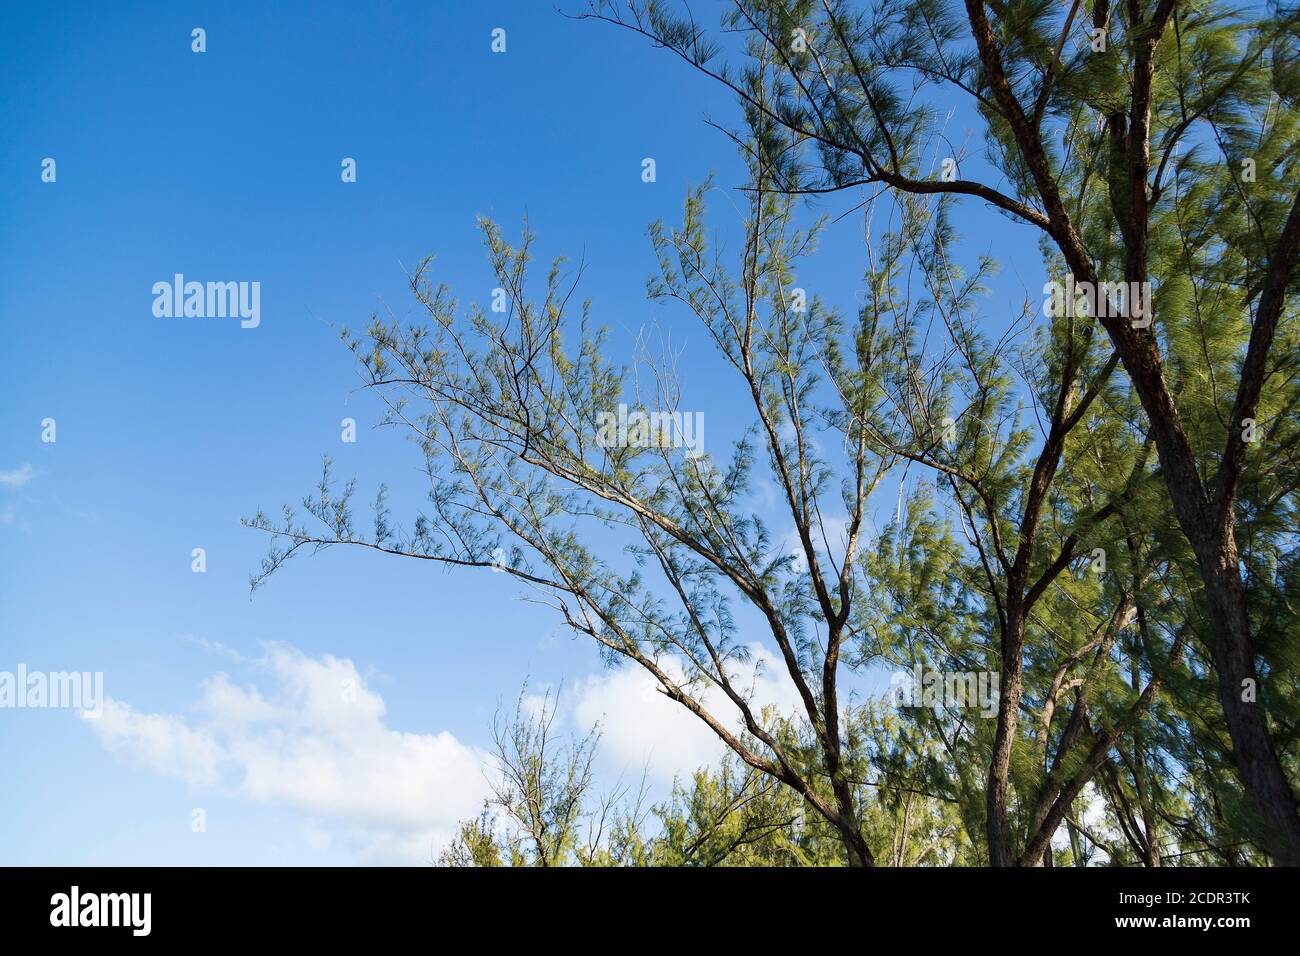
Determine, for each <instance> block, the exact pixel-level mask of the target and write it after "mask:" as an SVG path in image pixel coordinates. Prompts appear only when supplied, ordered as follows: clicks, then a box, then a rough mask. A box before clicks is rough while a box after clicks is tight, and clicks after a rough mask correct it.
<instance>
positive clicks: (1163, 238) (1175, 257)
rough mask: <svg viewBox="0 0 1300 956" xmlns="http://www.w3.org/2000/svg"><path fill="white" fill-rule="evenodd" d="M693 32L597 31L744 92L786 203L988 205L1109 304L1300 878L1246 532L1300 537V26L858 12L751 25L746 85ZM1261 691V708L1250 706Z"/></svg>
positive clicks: (1260, 802) (1001, 811) (1274, 562)
mask: <svg viewBox="0 0 1300 956" xmlns="http://www.w3.org/2000/svg"><path fill="white" fill-rule="evenodd" d="M675 7H676V5H675V4H665V3H659V2H653V0H652V2H647V3H644V4H642V3H632V4H629V5H628V6H627V9H626V12H623V9H622V6H621V5H620V4H616V3H612V2H608V3H607V2H600V3H596V4H594V5H593V8H592V12H591V13H590V14H589V15H590V16H593V17H598V18H600V19H606V20H610V21H613V22H615V23H618V24H620V25H622V26H625V27H628V28H630V29H633V30H635V31H637V32H639V33H642V34H644V35H645V36H648V37H650V38H651V39H653V40H654V41H655V42H656V43H659V44H662V45H663V46H664V47H666V48H667V49H668V50H671V51H673V52H675V53H677V54H678V55H679V56H681V57H683V58H684V59H685V60H687V61H688V62H689V63H691V64H692V65H693V66H695V67H697V68H698V69H700V70H702V71H704V72H705V73H707V74H709V75H710V76H712V77H714V78H715V79H716V80H718V81H720V82H722V83H724V84H726V85H727V86H728V87H730V88H731V89H732V90H733V91H734V93H735V94H736V95H737V97H738V98H739V100H740V101H741V103H742V104H743V105H744V108H745V110H746V111H747V130H746V133H745V134H744V135H745V137H749V136H750V135H751V134H750V131H751V130H754V129H757V130H758V131H759V135H757V136H754V137H753V141H754V143H755V146H754V148H755V149H756V150H757V151H759V152H761V153H762V155H763V157H764V160H765V162H767V163H768V164H769V165H771V166H772V167H773V168H774V169H778V170H780V173H779V174H778V175H777V177H776V178H777V180H778V182H779V183H780V188H781V189H783V190H785V191H787V192H789V193H791V194H810V193H824V192H833V191H837V190H842V189H847V188H853V187H860V186H864V185H871V184H880V185H881V186H882V187H884V188H886V189H889V190H895V191H898V192H901V193H904V194H907V195H912V196H920V195H934V194H942V195H945V196H968V197H974V198H978V199H982V200H984V201H985V202H986V203H988V204H990V205H992V206H993V207H995V208H996V209H997V210H1000V211H1001V212H1002V213H1003V214H1005V215H1008V216H1010V217H1012V218H1014V219H1015V220H1017V221H1020V222H1022V223H1025V224H1027V225H1029V226H1032V227H1033V228H1035V229H1037V230H1040V231H1041V233H1042V234H1043V238H1044V241H1045V243H1047V245H1048V247H1049V249H1050V250H1051V254H1052V255H1053V256H1054V257H1059V258H1060V260H1061V262H1062V263H1063V265H1064V267H1065V270H1067V272H1068V275H1069V277H1070V278H1071V279H1072V280H1073V281H1074V282H1075V283H1077V284H1078V287H1080V288H1084V289H1089V290H1092V300H1091V301H1092V303H1093V305H1094V309H1093V310H1092V311H1093V313H1094V315H1095V317H1096V324H1098V325H1100V326H1101V328H1102V329H1103V330H1104V331H1105V333H1106V336H1107V338H1108V339H1109V341H1110V343H1111V346H1112V348H1113V350H1114V355H1115V357H1116V359H1117V360H1118V362H1119V364H1121V365H1122V367H1123V369H1124V371H1125V372H1126V373H1127V378H1128V383H1129V386H1130V388H1131V389H1132V392H1133V393H1134V394H1135V395H1136V397H1137V399H1138V400H1139V402H1140V404H1141V407H1142V410H1143V413H1144V415H1145V423H1146V426H1147V428H1148V429H1149V433H1150V438H1151V441H1152V443H1153V445H1154V448H1155V451H1156V455H1157V457H1158V461H1159V467H1160V474H1161V477H1162V479H1163V481H1164V484H1165V486H1166V489H1167V492H1168V498H1169V501H1170V504H1171V507H1172V510H1173V513H1174V515H1175V516H1176V517H1177V521H1178V524H1179V527H1180V528H1181V530H1182V532H1183V534H1184V535H1185V536H1186V539H1187V541H1188V543H1189V545H1190V547H1191V551H1192V553H1193V556H1194V559H1195V565H1196V569H1197V571H1198V574H1199V577H1200V579H1201V583H1202V585H1203V587H1202V588H1201V589H1200V591H1199V594H1198V597H1197V599H1198V600H1199V601H1201V602H1203V604H1204V607H1205V609H1206V612H1207V614H1208V617H1209V633H1208V635H1207V637H1206V642H1207V643H1208V645H1209V651H1210V657H1211V658H1212V662H1213V667H1214V669H1215V671H1217V682H1218V697H1219V703H1220V706H1221V710H1222V715H1223V719H1224V721H1225V723H1226V726H1227V729H1228V732H1229V736H1230V738H1231V748H1232V752H1233V755H1234V762H1235V765H1236V768H1237V772H1238V774H1239V776H1240V778H1241V781H1242V783H1243V785H1244V786H1245V788H1246V790H1247V791H1248V792H1249V794H1250V796H1251V798H1252V800H1253V805H1254V810H1255V812H1256V814H1257V815H1258V817H1259V819H1260V823H1261V825H1262V826H1263V827H1264V829H1265V830H1266V833H1265V835H1264V839H1265V840H1266V842H1267V845H1268V846H1269V848H1270V852H1271V853H1272V855H1273V856H1274V858H1275V859H1277V860H1278V861H1280V862H1286V863H1291V864H1295V863H1300V817H1298V816H1297V806H1296V799H1295V795H1294V791H1293V789H1292V787H1291V784H1290V782H1289V781H1288V778H1287V773H1286V770H1285V769H1284V767H1283V762H1282V759H1281V758H1280V757H1279V755H1278V750H1277V748H1276V747H1275V744H1274V740H1273V733H1272V731H1271V729H1270V710H1271V711H1272V713H1273V714H1274V715H1279V714H1280V715H1282V716H1284V715H1285V712H1286V711H1288V710H1289V705H1288V703H1287V702H1286V701H1284V700H1282V699H1281V698H1282V697H1283V693H1284V691H1285V689H1286V688H1285V687H1284V686H1280V685H1282V684H1283V683H1284V682H1283V681H1282V680H1279V679H1278V677H1279V676H1280V671H1281V670H1284V665H1282V664H1281V662H1279V661H1277V659H1276V654H1275V653H1274V652H1273V648H1271V647H1269V646H1267V645H1269V644H1271V643H1272V641H1273V635H1271V634H1263V635H1261V633H1260V630H1259V625H1260V612H1259V610H1258V602H1257V601H1256V600H1254V598H1255V594H1252V591H1254V592H1256V593H1259V592H1270V591H1274V590H1275V589H1276V588H1277V587H1278V585H1279V584H1280V583H1281V582H1280V581H1279V580H1278V578H1277V577H1276V576H1274V577H1272V578H1271V580H1270V575H1275V574H1276V570H1277V567H1278V564H1279V561H1280V560H1281V558H1280V554H1279V539H1278V538H1276V537H1274V536H1272V535H1271V534H1269V533H1268V532H1265V533H1264V535H1263V540H1261V539H1259V538H1256V539H1254V540H1252V542H1251V546H1250V549H1249V552H1243V550H1242V547H1241V543H1240V539H1241V538H1242V535H1241V532H1242V530H1243V526H1249V527H1251V528H1260V530H1261V531H1262V530H1263V528H1266V527H1268V526H1270V525H1276V524H1277V522H1279V521H1282V520H1285V519H1286V517H1293V515H1294V511H1293V508H1294V487H1295V486H1294V483H1292V482H1290V481H1289V479H1290V478H1292V477H1293V476H1294V447H1295V440H1296V433H1295V425H1294V414H1293V412H1294V409H1295V407H1296V401H1297V397H1298V395H1297V380H1296V376H1295V368H1296V358H1297V349H1296V328H1295V322H1294V318H1295V309H1294V297H1293V294H1294V290H1295V285H1296V274H1295V273H1296V269H1295V262H1296V259H1297V257H1298V255H1300V192H1298V191H1297V176H1296V165H1295V164H1296V160H1295V156H1296V145H1297V128H1298V127H1297V120H1298V119H1300V113H1298V112H1297V108H1296V95H1297V91H1298V90H1300V71H1298V70H1297V63H1298V59H1297V57H1296V55H1295V49H1296V41H1297V38H1300V16H1298V15H1297V13H1296V12H1295V11H1286V10H1284V9H1283V8H1281V7H1280V6H1275V7H1274V8H1272V10H1271V12H1269V11H1263V12H1261V11H1258V10H1256V9H1254V8H1252V9H1250V10H1234V9H1232V8H1230V7H1228V6H1226V5H1224V4H1220V3H1212V2H1200V3H1180V2H1178V0H1156V2H1154V3H1150V4H1147V3H1141V2H1132V3H1129V4H1127V5H1112V4H1111V3H1110V0H1096V2H1095V3H1093V4H1092V6H1091V8H1088V7H1087V6H1086V5H1084V4H1082V3H1080V2H1074V3H1071V4H1069V5H1067V6H1066V7H1061V8H1056V7H1054V6H1053V5H1051V4H1048V3H1044V2H1041V0H1014V2H1011V3H1005V4H994V5H986V4H985V3H983V2H982V0H966V2H965V5H964V11H960V12H959V11H957V10H955V9H951V8H950V7H949V6H948V5H947V4H944V3H942V2H939V0H920V2H916V3H913V2H907V3H894V2H888V0H884V2H879V3H875V4H872V5H870V6H869V7H868V8H866V9H856V8H855V7H854V5H852V4H850V3H847V2H843V0H837V2H831V0H819V2H814V0H800V2H779V0H736V2H734V3H732V4H730V5H729V10H730V12H729V13H728V14H727V15H726V16H725V18H724V24H725V26H726V27H727V28H728V29H729V30H732V31H737V32H739V33H740V34H742V35H743V36H744V37H745V40H746V42H745V48H744V53H743V55H744V57H745V59H746V61H747V63H748V66H747V67H746V69H745V70H744V71H742V72H733V71H730V70H728V69H727V68H726V67H725V66H716V65H715V62H716V61H717V60H718V59H719V52H720V48H719V46H718V45H717V44H716V43H715V42H713V41H712V40H711V39H710V38H709V36H708V34H707V32H706V31H705V30H704V29H703V28H701V27H700V26H699V25H698V24H697V23H696V21H695V20H694V19H693V17H692V16H691V15H690V14H689V12H686V13H680V14H679V13H676V12H675V10H674V9H673V8H675ZM990 13H992V18H990ZM1261 13H1262V15H1261ZM908 81H910V82H911V86H912V91H913V92H912V94H911V96H910V97H909V96H907V95H906V94H905V92H904V90H905V83H906V82H908ZM926 92H930V93H932V94H936V95H937V96H938V97H942V96H947V95H951V94H954V93H956V94H958V95H961V96H964V97H969V98H970V99H971V100H972V101H973V105H974V107H975V108H976V109H977V111H978V114H979V116H980V117H981V119H982V120H983V122H984V123H985V143H986V146H987V150H988V153H989V156H988V159H989V163H990V165H991V166H992V171H993V172H994V173H996V174H999V175H1000V176H1002V177H1003V178H1004V179H1005V181H1006V182H1007V185H1008V189H1007V190H1006V191H1003V190H1000V189H998V188H995V187H993V186H990V185H987V184H985V183H983V182H979V181H976V180H969V179H964V178H958V177H957V176H955V175H954V176H946V177H929V176H926V175H925V174H924V173H923V172H922V171H921V170H920V169H919V167H918V159H919V156H920V155H921V154H920V147H921V146H923V145H925V144H926V143H927V142H928V141H929V140H931V139H932V138H933V136H934V132H935V129H934V103H935V99H933V98H932V99H925V93H926ZM738 139H740V137H738ZM741 141H742V142H743V141H744V140H743V139H741ZM810 154H811V157H810ZM806 157H809V160H810V161H807V162H805V158H806ZM1116 281H1120V282H1123V283H1124V284H1125V286H1126V288H1128V289H1129V290H1141V291H1137V292H1136V293H1135V294H1133V295H1130V296H1128V297H1127V298H1126V299H1123V300H1121V301H1118V302H1116V301H1114V300H1113V299H1112V298H1111V296H1110V295H1109V293H1108V292H1105V291H1104V290H1106V289H1108V288H1113V287H1114V283H1115V282H1116ZM1153 286H1154V293H1153V295H1148V294H1147V292H1146V290H1150V289H1151V288H1152V287H1153ZM1288 297H1291V303H1292V304H1291V305H1290V306H1289V307H1288V304H1287V303H1288ZM1152 299H1154V302H1153V303H1151V300H1152ZM1144 300H1145V301H1146V302H1148V303H1151V304H1148V305H1147V307H1146V308H1145V309H1143V308H1142V303H1143V301H1144ZM1152 304H1153V305H1154V314H1153V313H1152ZM1097 306H1100V307H1097ZM1153 319H1154V321H1153ZM1082 358H1083V356H1082V355H1081V354H1080V353H1078V352H1076V351H1074V350H1070V351H1068V352H1067V359H1066V361H1065V362H1064V363H1063V364H1062V367H1061V368H1062V382H1063V383H1064V387H1062V388H1061V389H1059V391H1058V406H1059V408H1058V411H1057V413H1056V414H1055V415H1054V416H1053V417H1052V419H1051V427H1050V428H1049V430H1048V434H1047V436H1046V438H1045V439H1044V447H1043V453H1042V454H1041V455H1040V457H1039V467H1038V468H1037V469H1036V477H1035V481H1034V484H1033V486H1032V488H1031V494H1030V496H1029V497H1028V499H1027V500H1026V503H1025V508H1024V512H1023V514H1024V523H1023V524H1022V526H1021V529H1020V530H1021V533H1020V535H1019V539H1018V541H1019V544H1018V547H1017V549H1016V552H1015V554H1016V558H1015V560H1014V562H1013V563H1012V564H1011V566H1010V568H1009V578H1010V579H1011V580H1010V581H1009V584H1011V585H1012V586H1011V588H1010V589H1009V599H1008V601H1007V604H1006V607H1005V609H1004V613H1006V616H1007V618H1008V626H1007V627H1006V628H1005V636H1004V640H1003V642H1002V654H1003V661H1002V663H1003V667H1004V669H1005V671H1006V673H1007V674H1008V675H1009V676H1010V677H1012V678H1013V679H1012V680H1009V681H1007V682H1005V683H1004V695H1005V696H1004V700H1003V713H1004V716H1003V720H1002V721H1001V722H1000V725H999V730H998V740H997V743H996V751H997V752H996V756H995V765H994V767H993V782H994V786H991V787H990V790H989V794H988V826H989V840H990V852H991V855H992V860H993V862H995V863H1009V862H1011V854H1010V851H1009V849H1008V838H1007V833H1006V829H1005V825H1004V823H1003V820H1004V817H1005V813H1006V805H1005V804H1006V786H1005V782H1004V780H1005V777H1006V774H1007V765H1008V763H1009V761H1010V759H1011V752H1012V748H1013V743H1014V733H1015V730H1016V727H1015V724H1016V716H1015V713H1016V711H1017V710H1018V698H1017V696H1016V693H1017V690H1016V688H1017V683H1018V682H1017V681H1016V680H1015V679H1014V676H1015V674H1016V672H1017V671H1018V670H1019V668H1020V666H1021V663H1020V661H1021V658H1022V652H1023V650H1024V647H1023V638H1022V636H1021V633H1020V627H1021V618H1022V617H1023V612H1024V611H1025V608H1024V607H1023V604H1024V603H1025V602H1026V600H1027V598H1026V596H1018V594H1017V592H1018V591H1020V589H1021V588H1022V587H1023V586H1024V585H1025V584H1026V583H1028V579H1027V578H1026V577H1025V573H1026V570H1027V567H1028V564H1029V562H1028V561H1024V560H1022V558H1023V557H1024V556H1025V551H1024V547H1025V545H1026V543H1027V541H1028V540H1029V539H1030V538H1032V535H1029V536H1027V535H1026V534H1025V532H1026V531H1032V530H1033V526H1034V523H1035V520H1036V514H1035V513H1036V511H1037V510H1038V509H1039V508H1040V507H1041V497H1042V495H1043V494H1044V493H1045V489H1046V487H1047V486H1048V485H1049V484H1050V482H1051V478H1052V474H1053V471H1054V469H1055V468H1056V467H1057V458H1058V454H1059V453H1058V451H1057V446H1059V445H1060V444H1061V443H1063V442H1064V441H1065V437H1066V433H1068V431H1069V430H1070V427H1071V425H1072V424H1077V423H1074V422H1073V419H1074V417H1075V415H1076V414H1077V413H1078V412H1079V411H1080V410H1081V409H1082V408H1084V407H1086V406H1087V404H1088V397H1089V396H1090V395H1092V393H1093V389H1095V388H1096V387H1097V384H1098V378H1096V377H1094V376H1092V375H1091V374H1090V372H1091V369H1090V368H1089V367H1088V365H1087V363H1086V362H1084V361H1082ZM1076 387H1077V389H1078V390H1079V393H1081V394H1082V395H1083V396H1084V397H1083V398H1082V399H1081V400H1078V401H1077V403H1076V402H1075V401H1074V400H1073V396H1074V395H1075V394H1076V393H1075V389H1076ZM1257 436H1266V437H1264V438H1263V441H1262V442H1258V443H1257V442H1256V438H1257ZM1261 445H1264V446H1267V447H1269V448H1270V449H1272V450H1273V453H1274V454H1273V457H1266V456H1264V455H1263V454H1260V453H1259V452H1258V449H1259V447H1260V446H1261ZM1252 448H1253V449H1255V450H1256V453H1255V454H1251V453H1250V452H1251V450H1252ZM1252 486H1253V487H1254V488H1255V489H1256V490H1257V491H1256V492H1254V493H1252V492H1249V491H1247V489H1248V488H1250V487H1252ZM1263 486H1268V490H1267V491H1266V490H1264V487H1263ZM1259 492H1262V494H1260V493H1259ZM1247 495H1249V497H1250V498H1251V499H1253V500H1250V501H1247V500H1245V498H1246V496H1247ZM1259 506H1263V507H1264V508H1265V509H1266V511H1267V512H1268V514H1267V515H1266V516H1261V515H1260V514H1259V512H1258V510H1257V508H1258V507H1259ZM1261 517H1263V519H1264V520H1263V521H1262V522H1261V521H1260V519H1261ZM1257 523H1258V524H1257ZM1256 549H1258V550H1256ZM1292 633H1294V632H1292ZM1261 665H1262V670H1261ZM1261 673H1262V674H1263V675H1265V677H1266V678H1268V680H1267V683H1268V685H1269V689H1268V690H1267V691H1266V692H1264V693H1262V694H1257V693H1256V691H1257V689H1258V685H1259V681H1260V676H1261ZM1274 719H1276V717H1275V718H1274Z"/></svg>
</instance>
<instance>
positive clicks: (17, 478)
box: [0, 462, 36, 488]
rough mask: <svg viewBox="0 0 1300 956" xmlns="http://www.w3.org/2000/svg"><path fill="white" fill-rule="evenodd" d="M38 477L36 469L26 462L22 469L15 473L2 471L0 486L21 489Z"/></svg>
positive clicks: (16, 469) (17, 469)
mask: <svg viewBox="0 0 1300 956" xmlns="http://www.w3.org/2000/svg"><path fill="white" fill-rule="evenodd" d="M35 477H36V469H35V468H33V467H32V466H31V465H30V464H29V463H27V462H24V463H23V466H22V467H21V468H15V469H14V470H13V471H0V485H4V486H5V487H6V488H21V487H22V486H23V485H25V484H27V482H29V481H31V480H32V479H33V478H35Z"/></svg>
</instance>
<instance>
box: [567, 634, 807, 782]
mask: <svg viewBox="0 0 1300 956" xmlns="http://www.w3.org/2000/svg"><path fill="white" fill-rule="evenodd" d="M749 650H750V655H751V658H750V661H749V662H748V663H747V664H744V665H740V666H735V667H733V668H731V671H732V673H731V679H732V684H733V686H735V687H736V688H737V690H739V691H740V692H741V693H742V694H743V695H745V696H746V697H747V698H748V699H749V700H750V701H751V706H752V708H753V710H754V712H755V713H756V714H757V713H758V712H760V711H761V710H762V709H763V708H764V707H767V706H772V707H775V708H776V710H777V711H778V712H780V713H783V714H790V715H793V714H796V713H801V712H802V711H801V710H800V706H801V705H800V702H799V698H798V694H797V692H796V691H795V689H794V685H793V684H792V683H791V682H790V680H789V678H788V677H787V676H786V674H785V667H784V665H783V664H782V663H781V662H780V661H779V660H777V659H776V658H775V657H774V656H773V655H772V654H771V653H770V652H769V651H767V650H766V649H765V648H763V647H761V646H759V645H753V646H751V647H750V648H749ZM660 666H662V667H663V668H664V669H665V670H666V671H667V672H668V673H669V676H670V677H672V678H673V680H679V679H680V678H681V676H682V671H681V668H680V667H679V666H678V665H676V664H675V663H672V662H666V663H663V662H661V665H660ZM657 686H658V683H657V681H656V680H655V679H654V677H653V676H652V675H651V674H650V673H649V672H648V671H646V670H644V669H642V668H641V667H640V666H638V665H635V664H629V665H627V666H624V667H621V668H619V669H618V670H614V671H609V672H606V673H604V674H599V675H593V676H591V677H588V678H587V679H586V681H584V682H583V683H582V684H581V685H579V686H578V687H577V689H576V702H575V703H574V704H573V708H572V711H573V719H574V720H575V721H576V723H577V724H578V725H579V726H580V727H584V728H586V727H590V726H592V725H593V724H596V723H598V722H599V724H600V726H601V732H602V734H601V741H600V750H601V754H602V756H603V758H604V759H605V760H607V761H612V762H614V764H615V765H616V767H617V769H620V770H623V771H626V772H630V773H632V774H639V773H640V772H641V770H642V769H643V768H644V769H645V771H646V774H647V776H648V777H649V778H650V779H652V780H656V781H659V782H668V781H671V780H672V779H673V777H674V776H682V777H686V776H688V775H690V774H691V773H693V772H694V771H695V770H697V769H699V768H700V767H702V766H704V765H706V764H709V765H711V764H715V763H717V762H718V761H719V760H720V759H721V757H722V756H723V755H724V754H725V753H726V749H727V748H726V745H725V744H724V743H723V742H722V741H721V740H719V739H718V737H717V735H716V734H714V732H713V731H712V730H710V729H709V727H708V726H707V725H706V724H705V723H704V722H703V721H702V720H700V718H698V717H696V716H695V715H694V714H692V713H691V712H690V711H688V710H687V709H686V708H685V707H683V706H682V705H681V704H679V703H677V702H676V701H674V700H671V699H669V698H668V697H666V696H665V695H664V694H662V693H660V692H659V691H657V690H656V689H655V688H656V687H657ZM693 696H694V697H695V698H696V699H697V700H699V701H700V702H701V703H702V704H703V705H704V707H705V708H706V709H707V710H708V711H709V712H710V713H712V714H713V715H714V716H716V717H717V718H718V719H719V720H720V721H721V722H722V723H723V724H724V725H725V726H727V727H728V728H729V729H731V730H734V731H737V732H739V731H740V730H741V729H742V726H743V725H742V721H741V716H740V711H739V710H738V709H737V708H736V707H735V705H734V704H732V703H731V701H730V700H728V699H727V697H726V695H725V694H723V693H722V691H720V690H718V689H717V688H716V687H714V686H713V685H709V686H708V687H707V688H704V687H701V688H700V689H699V690H698V691H697V692H695V693H694V694H693Z"/></svg>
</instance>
